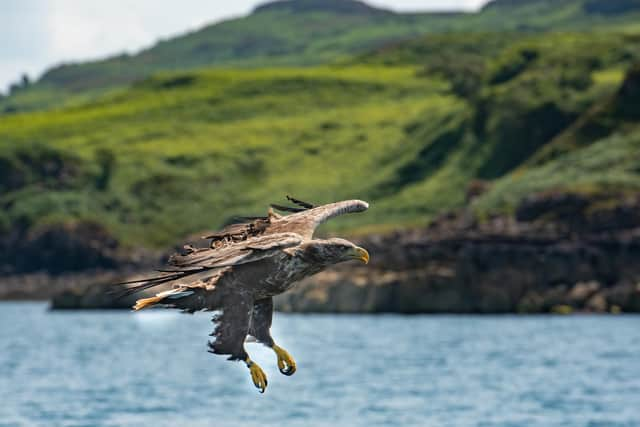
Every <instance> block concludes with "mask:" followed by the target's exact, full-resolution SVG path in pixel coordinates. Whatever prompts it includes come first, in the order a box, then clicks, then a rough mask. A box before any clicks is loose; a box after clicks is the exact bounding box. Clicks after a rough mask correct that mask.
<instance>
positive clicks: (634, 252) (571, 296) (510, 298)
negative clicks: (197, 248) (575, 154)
mask: <svg viewBox="0 0 640 427" xmlns="http://www.w3.org/2000/svg"><path fill="white" fill-rule="evenodd" d="M638 212H640V195H638V194H635V195H634V194H627V195H610V194H609V195H603V194H600V195H584V194H582V195H581V194H562V193H546V194H538V195H533V196H531V197H529V198H527V199H525V200H524V201H523V202H522V203H521V205H520V206H519V207H518V208H517V210H516V214H515V215H514V216H513V217H511V216H508V215H497V216H494V217H491V218H488V219H486V220H483V221H478V220H477V219H476V218H475V216H474V215H472V214H471V213H470V212H467V211H462V212H459V213H449V214H447V215H444V216H442V217H441V218H439V219H438V220H436V221H434V222H433V223H432V224H431V225H430V226H429V227H427V228H422V229H415V230H404V231H397V232H394V233H390V234H384V235H379V234H374V235H369V236H367V237H365V238H362V239H360V240H359V241H358V242H357V243H358V244H360V245H361V246H363V247H365V248H367V249H368V250H369V252H370V253H371V263H370V264H369V265H367V266H365V265H362V264H357V263H345V264H341V265H339V266H337V267H335V268H334V269H331V270H328V271H325V272H323V273H320V274H317V275H316V276H313V277H310V278H307V279H306V280H304V281H302V282H301V283H300V284H298V285H297V286H296V287H295V288H294V289H293V290H291V291H289V292H287V293H286V294H284V295H281V296H279V297H278V298H277V299H276V308H277V309H278V310H281V311H290V312H325V313H329V312H330V313H385V312H392V313H548V312H554V313H570V312H573V311H581V312H614V313H618V312H640V216H639V215H638ZM156 261H158V262H159V259H156ZM149 268H150V267H149V264H147V266H146V267H142V265H139V266H138V267H134V268H131V269H130V270H129V271H128V272H127V271H123V270H120V271H119V272H117V273H116V272H114V271H113V270H111V271H109V270H107V271H100V272H83V273H76V274H67V275H62V276H48V275H46V274H42V273H40V274H28V275H25V276H19V277H17V278H16V277H14V278H13V279H11V278H10V279H7V278H4V279H3V282H2V283H0V298H3V299H29V298H33V297H34V296H35V297H36V298H39V299H43V298H51V297H53V307H54V308H128V307H130V306H131V305H132V304H133V300H134V299H135V297H134V298H129V299H126V300H118V299H115V298H114V297H113V296H112V295H109V294H108V293H107V292H106V290H107V289H108V287H107V286H106V285H105V284H107V283H114V282H116V281H120V280H123V279H131V278H139V277H135V276H131V274H132V273H136V272H137V273H138V274H139V273H140V272H141V271H144V270H146V271H149ZM101 284H102V285H101ZM137 297H139V295H138V296H137Z"/></svg>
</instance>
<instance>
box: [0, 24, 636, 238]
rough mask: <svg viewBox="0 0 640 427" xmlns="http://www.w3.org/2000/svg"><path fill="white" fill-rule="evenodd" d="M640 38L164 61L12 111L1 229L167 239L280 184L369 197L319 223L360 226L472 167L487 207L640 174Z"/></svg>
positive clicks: (482, 206) (248, 210)
mask: <svg viewBox="0 0 640 427" xmlns="http://www.w3.org/2000/svg"><path fill="white" fill-rule="evenodd" d="M639 41H640V38H639V37H638V36H636V35H633V34H623V33H609V32H604V33H597V32H592V33H584V32H578V33H548V34H523V33H501V34H496V33H474V34H467V33H454V34H442V35H438V36H430V37H424V38H420V39H415V40H412V41H409V42H406V43H399V44H396V45H394V46H387V47H385V48H383V49H377V50H374V51H371V52H370V53H368V54H366V55H361V56H359V57H356V58H352V59H349V60H345V61H343V62H342V63H341V64H340V65H333V66H327V65H325V66H316V67H308V68H289V67H281V68H262V69H199V70H192V71H181V72H167V73H159V74H156V75H154V76H153V77H149V78H146V79H143V80H141V81H139V82H138V83H135V84H134V85H133V86H131V87H129V88H122V89H115V90H113V91H111V92H110V93H107V94H104V95H102V96H100V97H99V98H97V99H95V100H91V101H84V102H80V101H78V103H77V104H76V105H70V106H67V107H64V108H59V109H55V110H51V111H43V112H31V113H19V114H12V115H6V116H4V117H3V118H2V120H0V170H1V171H2V173H1V174H0V205H2V211H0V230H1V231H2V233H4V234H5V235H7V233H10V234H11V235H13V236H18V237H19V236H28V235H29V233H33V232H34V230H37V229H38V228H39V227H41V226H43V225H46V224H50V223H55V222H68V221H77V220H90V221H92V222H98V223H100V224H103V225H105V226H106V227H107V228H108V229H109V230H110V231H111V232H112V233H113V234H114V235H115V236H116V237H117V238H118V239H120V240H121V241H122V242H124V243H127V244H132V245H133V244H143V245H148V246H163V245H167V244H170V243H173V242H175V241H176V240H178V239H180V238H181V237H183V236H185V235H186V234H189V233H192V232H196V231H199V230H203V229H209V228H213V227H216V226H220V225H221V224H223V223H225V222H226V221H227V220H228V219H229V218H230V217H231V216H233V215H236V214H262V213H264V207H265V205H266V204H267V203H269V202H273V201H275V200H274V198H277V197H280V196H281V195H284V194H285V193H290V194H293V195H296V196H298V197H300V198H304V199H309V200H311V201H316V202H328V201H332V200H337V199H343V198H350V197H358V198H363V199H367V200H370V201H371V202H372V209H371V210H370V212H369V213H368V214H367V215H363V216H357V217H355V216H354V217H351V218H346V219H344V220H341V221H338V222H336V223H334V224H332V225H331V226H333V227H339V228H350V229H352V230H353V229H359V230H371V229H381V228H382V229H384V228H386V227H397V226H399V225H406V226H410V225H416V224H426V223H427V222H428V221H429V219H430V218H433V217H434V216H435V215H438V214H439V213H441V212H443V211H445V210H447V209H451V208H456V207H460V206H462V205H463V204H464V203H465V196H466V194H465V193H466V190H467V188H468V186H469V184H470V183H471V182H476V181H477V180H485V181H487V182H490V183H491V186H490V187H491V189H490V190H489V191H488V192H487V193H486V194H484V195H483V196H482V197H480V199H478V200H477V201H476V202H475V203H476V205H475V206H476V208H477V210H478V212H480V213H482V214H485V213H490V212H494V211H496V210H505V209H506V210H510V209H513V207H514V205H515V204H516V203H517V202H518V201H519V200H520V199H521V198H522V197H524V196H526V195H527V194H530V193H531V192H532V191H544V190H548V189H555V188H558V187H560V188H562V189H566V190H575V191H595V192H597V191H603V190H610V189H612V188H615V189H616V191H627V190H638V189H640V176H639V175H640V169H638V167H637V164H638V162H637V161H636V159H639V158H640V156H638V154H639V146H640V129H639V128H638V123H639V122H640V116H639V115H638V111H637V105H639V104H640V101H639V99H640V95H639V93H640V91H638V90H637V87H638V86H637V85H639V84H640V77H638V73H637V71H629V70H632V69H634V68H633V66H634V64H636V63H638V62H640V43H639ZM634 70H637V69H634ZM625 76H626V77H625ZM593 129H595V130H593Z"/></svg>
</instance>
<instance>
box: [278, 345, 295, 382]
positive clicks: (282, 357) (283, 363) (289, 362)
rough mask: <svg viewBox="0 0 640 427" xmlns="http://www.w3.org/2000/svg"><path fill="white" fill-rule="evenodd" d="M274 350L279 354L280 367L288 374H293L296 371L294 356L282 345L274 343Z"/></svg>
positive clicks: (282, 371) (283, 372)
mask: <svg viewBox="0 0 640 427" xmlns="http://www.w3.org/2000/svg"><path fill="white" fill-rule="evenodd" d="M273 351H275V352H276V355H277V356H278V369H279V370H280V372H281V373H282V374H284V375H286V376H290V375H293V374H294V373H295V372H296V361H295V360H293V357H291V355H290V354H289V353H288V352H287V350H285V349H284V348H282V347H279V346H277V345H275V344H274V346H273Z"/></svg>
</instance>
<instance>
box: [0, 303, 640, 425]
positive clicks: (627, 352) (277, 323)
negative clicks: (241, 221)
mask: <svg viewBox="0 0 640 427" xmlns="http://www.w3.org/2000/svg"><path fill="white" fill-rule="evenodd" d="M209 319H210V316H209V315H207V314H206V313H202V314H196V315H185V314H181V313H177V312H173V311H167V310H150V311H147V312H140V313H130V312H117V311H97V312H96V311H74V312H52V311H49V310H48V309H47V306H46V304H41V303H0V426H194V427H196V426H218V427H219V426H242V427H244V426H247V427H249V426H271V425H273V426H486V427H489V426H544V427H550V426H565V427H570V426H576V427H577V426H592V427H596V426H603V427H604V426H634V427H635V426H640V317H639V316H572V317H558V316H523V317H520V316H398V315H380V316H368V315H367V316H364V315H348V316H347V315H293V314H279V313H277V314H276V316H275V320H274V326H273V330H272V331H273V335H274V337H275V339H276V342H278V344H280V345H281V346H282V347H284V348H286V349H287V350H288V351H289V352H290V353H291V354H292V355H293V357H294V358H295V359H296V360H297V363H298V372H296V374H295V375H293V376H291V377H285V376H283V375H281V374H280V373H279V372H278V370H277V367H276V363H275V362H276V359H275V355H274V354H273V353H272V352H271V351H270V350H268V349H265V348H264V347H262V346H260V345H258V344H247V349H248V351H249V353H250V354H251V355H252V357H253V358H254V360H256V361H257V362H258V363H259V364H260V365H261V366H262V367H263V368H264V370H265V371H266V373H267V375H268V377H269V386H268V388H267V391H266V393H265V394H263V395H261V394H259V393H258V391H257V390H256V389H255V388H254V387H253V384H252V383H251V381H250V376H249V372H248V370H247V368H246V367H245V366H244V364H242V363H237V362H228V361H226V360H225V358H224V357H221V356H214V355H212V354H210V353H208V352H207V351H206V350H207V347H206V343H207V339H209V337H208V334H209V333H210V332H211V330H212V328H213V325H212V323H211V322H210V321H209Z"/></svg>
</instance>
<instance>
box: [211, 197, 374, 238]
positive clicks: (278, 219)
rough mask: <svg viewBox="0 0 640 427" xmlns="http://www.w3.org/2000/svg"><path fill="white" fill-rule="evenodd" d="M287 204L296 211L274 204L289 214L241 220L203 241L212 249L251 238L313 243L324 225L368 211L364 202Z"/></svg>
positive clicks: (299, 202)
mask: <svg viewBox="0 0 640 427" xmlns="http://www.w3.org/2000/svg"><path fill="white" fill-rule="evenodd" d="M287 200H288V201H289V202H291V203H293V204H294V205H296V206H297V207H291V206H283V205H278V204H271V208H273V209H275V210H278V211H280V212H290V213H291V214H290V215H286V216H281V215H278V214H276V213H274V212H273V211H272V210H270V211H269V214H268V215H267V216H264V217H262V216H261V217H240V218H238V219H239V220H240V222H238V223H234V224H230V225H228V226H226V227H225V228H223V229H222V230H220V231H218V232H216V233H213V234H210V235H207V236H205V237H203V238H204V239H211V247H212V248H217V249H220V248H224V247H225V246H227V245H230V244H231V245H233V244H234V243H237V242H242V241H244V240H247V239H250V238H252V237H257V236H263V235H270V234H280V233H287V232H293V233H297V234H299V235H300V236H302V237H303V238H304V239H311V238H312V237H313V232H314V231H315V229H316V228H317V227H318V226H319V225H320V224H322V223H324V222H326V221H328V220H330V219H331V218H334V217H336V216H339V215H344V214H348V213H354V212H363V211H366V210H367V209H368V208H369V204H368V203H367V202H363V201H362V200H345V201H342V202H337V203H331V204H328V205H321V206H315V205H313V204H311V203H308V202H303V201H302V200H299V199H295V198H293V197H291V196H287Z"/></svg>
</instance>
